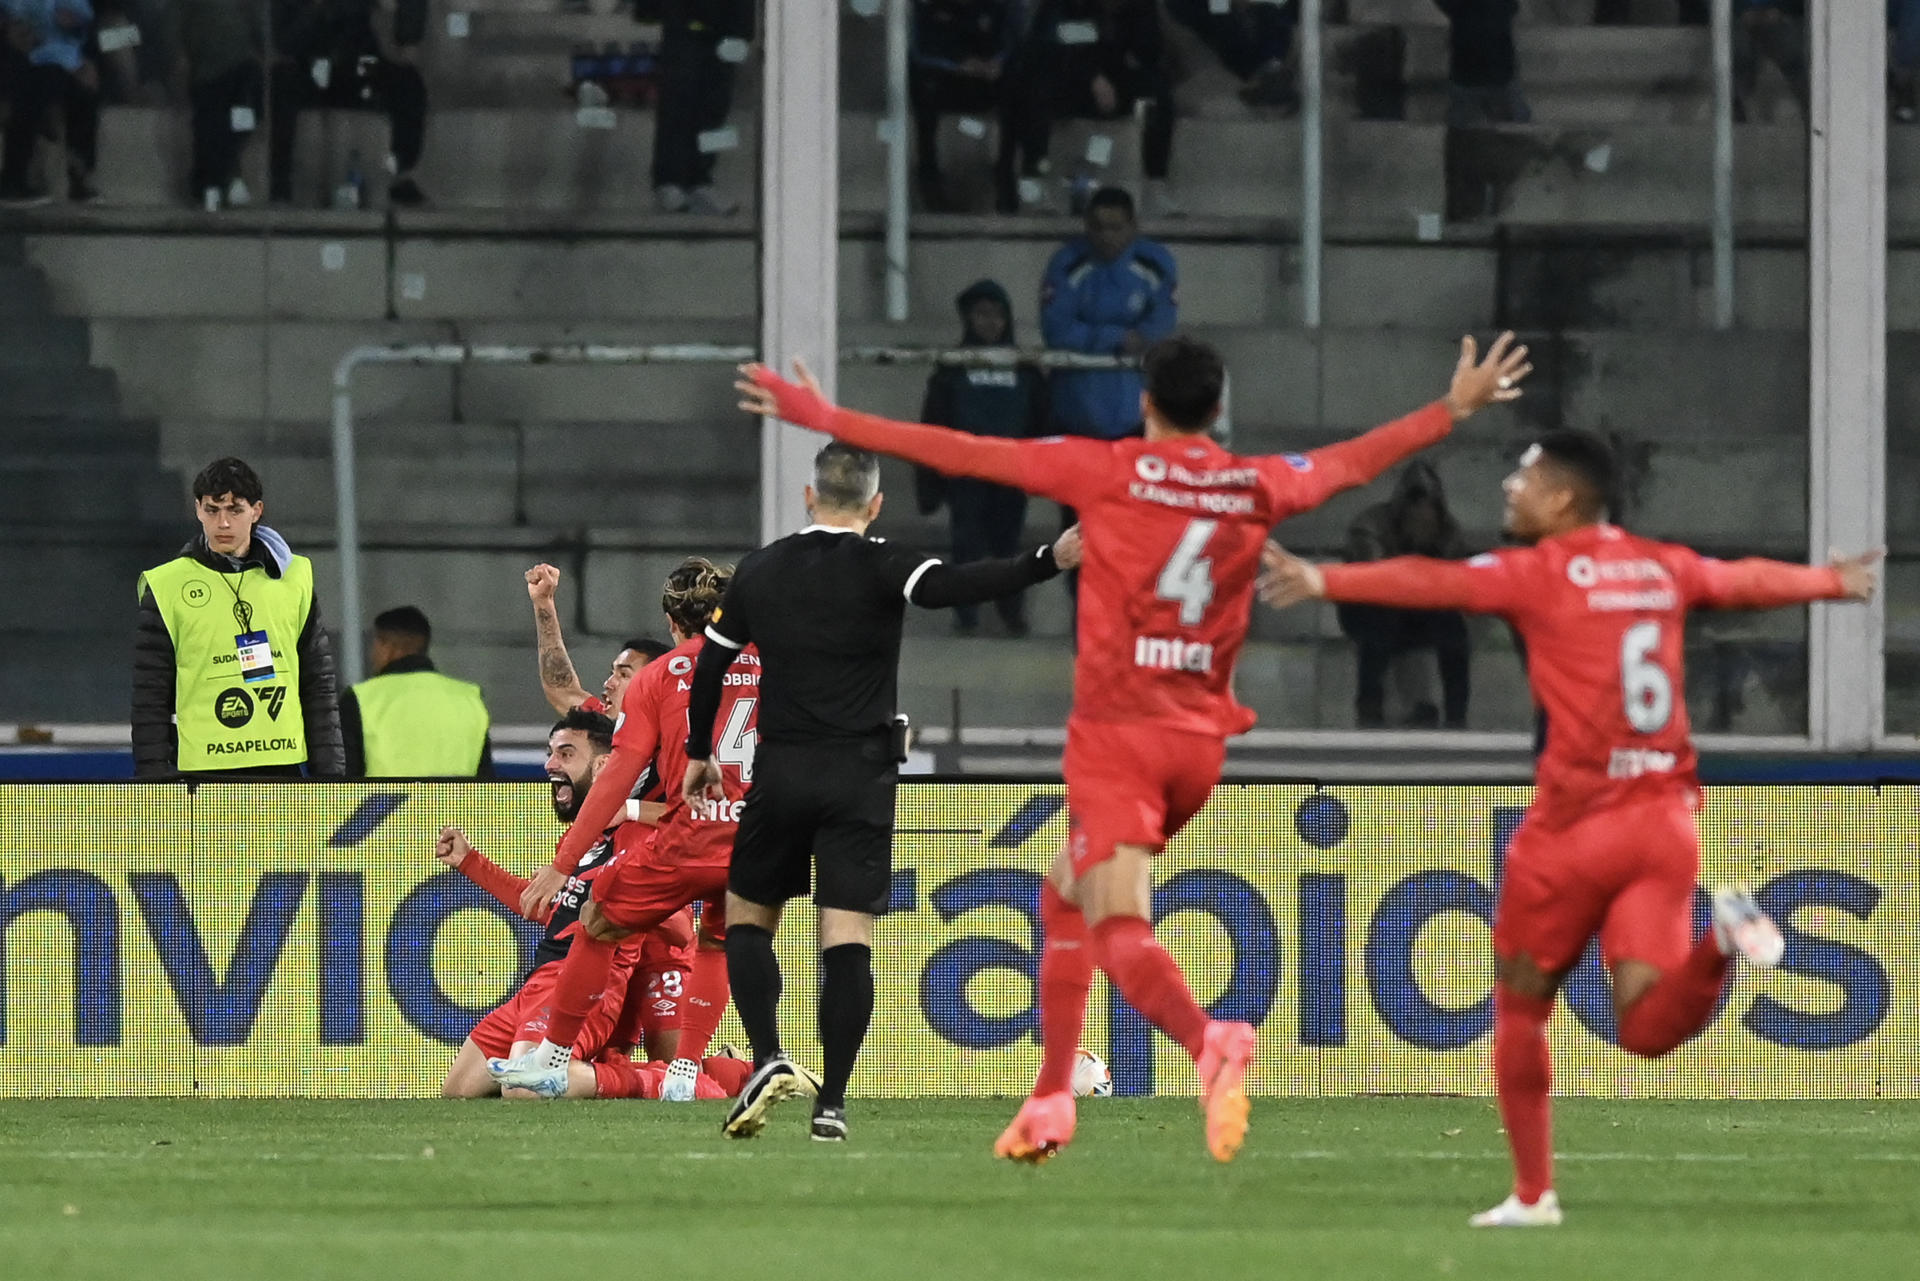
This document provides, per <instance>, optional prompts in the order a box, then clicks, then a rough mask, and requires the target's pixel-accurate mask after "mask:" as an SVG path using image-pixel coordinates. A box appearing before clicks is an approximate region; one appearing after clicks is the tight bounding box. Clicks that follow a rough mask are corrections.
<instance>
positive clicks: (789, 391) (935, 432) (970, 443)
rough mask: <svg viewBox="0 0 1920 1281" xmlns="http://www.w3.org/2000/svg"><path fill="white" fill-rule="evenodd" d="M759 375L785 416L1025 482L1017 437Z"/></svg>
mask: <svg viewBox="0 0 1920 1281" xmlns="http://www.w3.org/2000/svg"><path fill="white" fill-rule="evenodd" d="M756 381H757V382H758V383H759V385H760V386H762V387H764V388H765V389H766V390H768V391H770V392H772V393H773V397H774V400H775V402H776V403H777V404H778V406H779V414H780V417H781V418H782V419H784V420H785V421H787V422H790V423H792V424H794V425H795V426H797V427H809V428H812V429H813V430H814V431H822V432H825V433H827V435H829V436H832V437H833V438H834V439H835V440H839V441H844V442H845V443H847V444H849V445H852V446H853V447H854V448H855V449H866V450H871V451H872V452H874V453H876V454H887V455H889V456H891V457H894V458H904V459H905V460H906V461H908V462H910V463H919V464H920V465H921V466H922V467H931V468H933V469H934V470H935V471H938V472H945V473H946V474H947V475H949V476H973V477H976V478H978V479H980V480H990V481H993V482H994V483H995V484H1000V485H1011V486H1013V487H1015V488H1018V487H1019V485H1020V481H1021V470H1022V466H1021V459H1020V450H1019V448H1018V446H1017V443H1016V442H1014V441H1011V440H1001V439H998V438H996V437H992V436H974V435H970V434H968V433H967V432H963V431H953V430H951V429H950V428H946V427H929V426H927V425H926V424H924V423H903V422H895V421H894V420H893V419H891V418H881V417H879V416H877V415H874V414H863V413H861V412H859V411H858V410H855V409H843V408H840V407H838V406H836V405H834V404H833V403H832V402H830V401H828V400H827V399H826V397H824V396H821V395H819V394H818V393H816V392H811V391H808V390H807V389H806V388H805V387H802V386H800V385H799V384H798V383H794V382H789V381H788V380H787V379H785V378H782V377H780V375H778V374H776V373H774V372H773V371H772V370H763V371H761V372H760V373H759V374H758V375H757V376H756Z"/></svg>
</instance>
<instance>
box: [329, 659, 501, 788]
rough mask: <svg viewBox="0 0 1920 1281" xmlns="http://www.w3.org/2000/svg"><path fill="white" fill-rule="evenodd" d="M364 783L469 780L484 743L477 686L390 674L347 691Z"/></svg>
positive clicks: (426, 675)
mask: <svg viewBox="0 0 1920 1281" xmlns="http://www.w3.org/2000/svg"><path fill="white" fill-rule="evenodd" d="M353 696H354V698H355V699H357V700H358V701H359V703H360V730H361V738H362V741H363V742H364V744H365V746H366V753H367V777H368V778H471V777H473V774H474V771H475V770H477V769H479V768H480V749H481V748H482V747H483V746H484V745H485V744H486V741H487V705H486V703H485V702H483V701H482V700H481V698H480V687H479V686H478V685H475V684H473V683H472V682H470V681H459V680H455V679H454V678H453V677H451V676H442V675H441V674H440V673H439V672H392V673H389V674H387V675H385V676H375V677H372V678H370V679H368V680H364V681H361V682H360V683H359V684H358V685H355V686H354V687H353Z"/></svg>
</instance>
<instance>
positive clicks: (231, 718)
mask: <svg viewBox="0 0 1920 1281" xmlns="http://www.w3.org/2000/svg"><path fill="white" fill-rule="evenodd" d="M213 718H214V719H215V720H217V721H219V722H220V723H221V724H222V725H225V726H226V727H227V728H228V729H239V728H241V727H242V726H244V725H245V724H246V723H247V722H248V721H250V720H252V719H253V696H252V695H251V694H249V693H247V691H246V690H244V689H241V688H240V687H239V686H238V685H235V686H234V687H233V688H232V689H223V690H221V691H220V697H218V698H216V699H214V700H213Z"/></svg>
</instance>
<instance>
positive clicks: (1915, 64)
mask: <svg viewBox="0 0 1920 1281" xmlns="http://www.w3.org/2000/svg"><path fill="white" fill-rule="evenodd" d="M1887 25H1888V26H1889V27H1892V28H1893V45H1892V48H1891V49H1890V51H1889V59H1888V60H1889V61H1890V62H1891V63H1892V72H1891V89H1892V98H1893V102H1892V106H1893V118H1894V119H1895V120H1898V121H1899V122H1900V123H1902V124H1909V125H1910V124H1912V123H1913V122H1914V120H1915V119H1916V118H1920V95H1916V82H1920V0H1887Z"/></svg>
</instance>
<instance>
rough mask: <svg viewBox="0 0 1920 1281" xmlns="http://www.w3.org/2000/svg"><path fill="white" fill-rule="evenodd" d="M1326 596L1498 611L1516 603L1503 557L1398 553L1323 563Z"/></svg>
mask: <svg viewBox="0 0 1920 1281" xmlns="http://www.w3.org/2000/svg"><path fill="white" fill-rule="evenodd" d="M1320 573H1321V574H1322V576H1323V577H1324V578H1325V580H1326V598H1327V599H1328V600H1332V601H1340V602H1342V603H1344V604H1348V605H1392V606H1395V607H1398V608H1400V609H1464V610H1471V611H1473V612H1474V613H1481V614H1496V613H1500V612H1502V611H1503V610H1505V609H1506V608H1508V606H1509V605H1510V604H1511V601H1510V597H1511V595H1512V589H1513V583H1514V578H1513V575H1512V573H1511V572H1510V571H1509V569H1508V567H1507V566H1506V565H1505V564H1504V563H1503V562H1502V560H1501V559H1500V558H1498V557H1491V556H1486V557H1476V558H1475V560H1474V561H1456V560H1434V559H1431V558H1429V557H1426V556H1395V557H1393V558H1391V559H1389V560H1376V561H1369V562H1367V563H1365V564H1362V565H1322V566H1321V567H1320Z"/></svg>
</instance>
